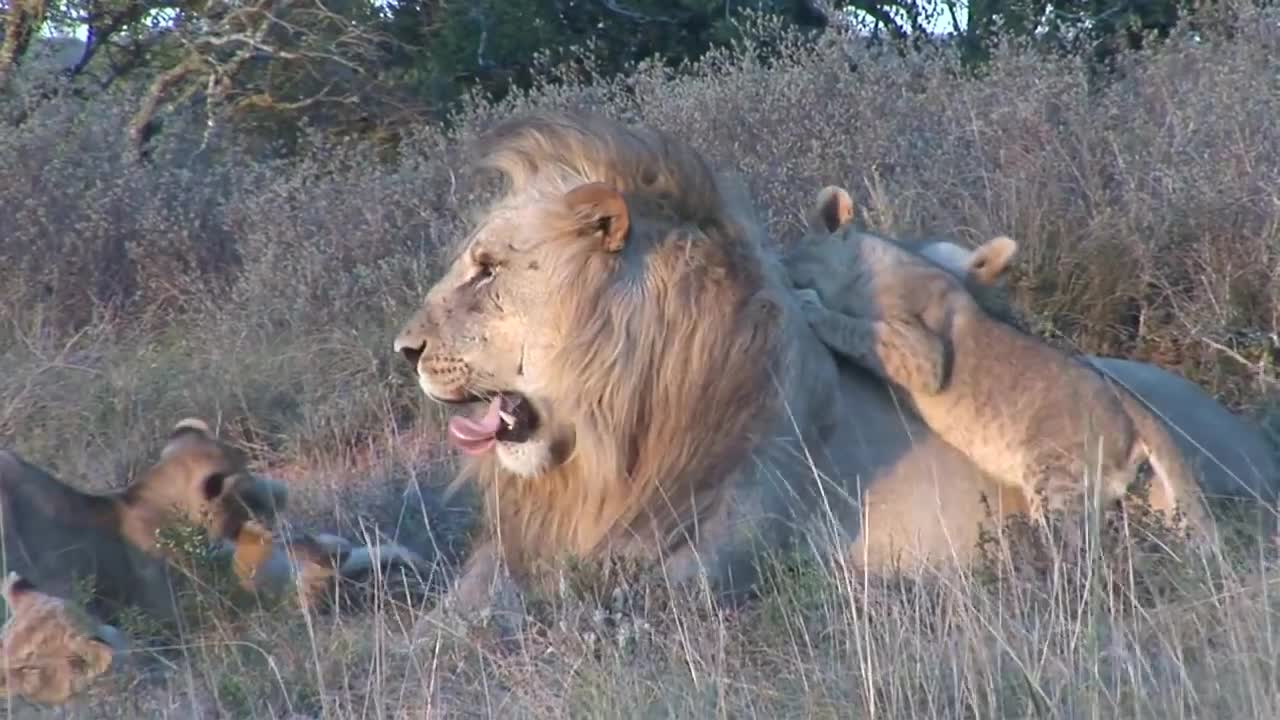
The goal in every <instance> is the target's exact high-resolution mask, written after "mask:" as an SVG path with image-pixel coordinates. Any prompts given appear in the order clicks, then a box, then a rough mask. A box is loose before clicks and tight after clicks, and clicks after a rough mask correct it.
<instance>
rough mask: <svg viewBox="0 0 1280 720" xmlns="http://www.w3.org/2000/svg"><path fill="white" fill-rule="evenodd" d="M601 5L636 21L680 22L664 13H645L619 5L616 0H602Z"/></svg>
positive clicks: (672, 23)
mask: <svg viewBox="0 0 1280 720" xmlns="http://www.w3.org/2000/svg"><path fill="white" fill-rule="evenodd" d="M600 5H601V6H603V7H604V9H605V10H608V11H609V12H611V13H613V14H614V15H619V16H621V17H624V18H627V19H628V20H634V21H636V22H642V23H650V22H659V23H667V24H670V25H674V24H676V23H678V22H679V21H678V20H676V19H675V18H669V17H665V16H662V15H645V14H644V13H640V12H636V11H635V10H630V9H628V8H624V7H622V6H621V5H619V4H618V3H617V2H616V1H615V0H600Z"/></svg>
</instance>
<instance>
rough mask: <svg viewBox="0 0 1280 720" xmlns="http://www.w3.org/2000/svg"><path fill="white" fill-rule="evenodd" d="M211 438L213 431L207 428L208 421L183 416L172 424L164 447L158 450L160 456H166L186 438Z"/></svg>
mask: <svg viewBox="0 0 1280 720" xmlns="http://www.w3.org/2000/svg"><path fill="white" fill-rule="evenodd" d="M212 438H213V431H212V430H210V429H209V425H208V423H206V422H205V421H203V420H201V419H200V418H184V419H182V420H179V421H178V423H177V424H176V425H174V426H173V429H172V430H170V431H169V437H168V439H167V441H166V442H165V444H164V449H163V450H161V451H160V457H162V458H163V457H167V456H168V455H169V454H170V453H172V452H174V451H175V450H177V449H178V448H179V447H181V446H182V445H183V443H184V442H186V441H187V440H198V439H204V440H209V439H212Z"/></svg>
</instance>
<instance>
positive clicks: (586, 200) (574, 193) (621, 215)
mask: <svg viewBox="0 0 1280 720" xmlns="http://www.w3.org/2000/svg"><path fill="white" fill-rule="evenodd" d="M564 201H565V204H566V205H568V206H569V211H570V212H572V213H573V216H574V218H575V220H576V221H577V222H578V223H579V225H578V228H579V231H580V232H581V233H582V234H583V235H594V236H596V237H598V238H599V239H600V245H601V247H603V248H604V249H605V251H606V252H611V253H614V252H618V251H619V250H621V249H622V246H623V245H625V244H626V242H627V230H628V229H630V227H631V217H630V215H629V214H628V212H627V201H626V200H624V199H623V198H622V193H620V192H618V191H617V190H616V189H615V188H613V187H612V186H610V185H608V184H606V183H602V182H593V183H586V184H585V185H579V186H578V187H576V188H574V189H572V190H570V191H569V192H567V193H565V196H564Z"/></svg>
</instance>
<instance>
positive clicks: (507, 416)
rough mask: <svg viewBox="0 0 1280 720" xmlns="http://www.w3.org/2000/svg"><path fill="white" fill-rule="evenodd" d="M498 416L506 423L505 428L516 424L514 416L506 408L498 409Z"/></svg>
mask: <svg viewBox="0 0 1280 720" xmlns="http://www.w3.org/2000/svg"><path fill="white" fill-rule="evenodd" d="M498 417H500V418H502V422H504V423H506V424H507V429H511V428H513V427H515V426H516V416H515V415H512V414H511V413H509V412H507V411H506V410H499V411H498Z"/></svg>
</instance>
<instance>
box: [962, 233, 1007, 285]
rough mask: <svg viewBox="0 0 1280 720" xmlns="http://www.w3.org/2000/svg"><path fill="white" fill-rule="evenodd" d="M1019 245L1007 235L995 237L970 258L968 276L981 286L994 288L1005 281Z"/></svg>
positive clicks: (976, 250)
mask: <svg viewBox="0 0 1280 720" xmlns="http://www.w3.org/2000/svg"><path fill="white" fill-rule="evenodd" d="M1017 253H1018V243H1016V242H1014V240H1013V238H1011V237H1008V236H1007V235H999V236H997V237H994V238H992V239H990V240H988V241H986V242H984V243H982V244H981V245H979V246H978V247H977V249H975V250H974V251H973V254H972V255H970V256H969V267H968V275H969V278H970V279H972V280H973V282H975V283H977V284H979V285H986V286H993V285H995V284H996V283H998V282H1000V281H1001V280H1003V279H1004V276H1005V273H1006V272H1008V270H1009V265H1010V263H1012V261H1013V256H1014V255H1016V254H1017Z"/></svg>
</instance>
